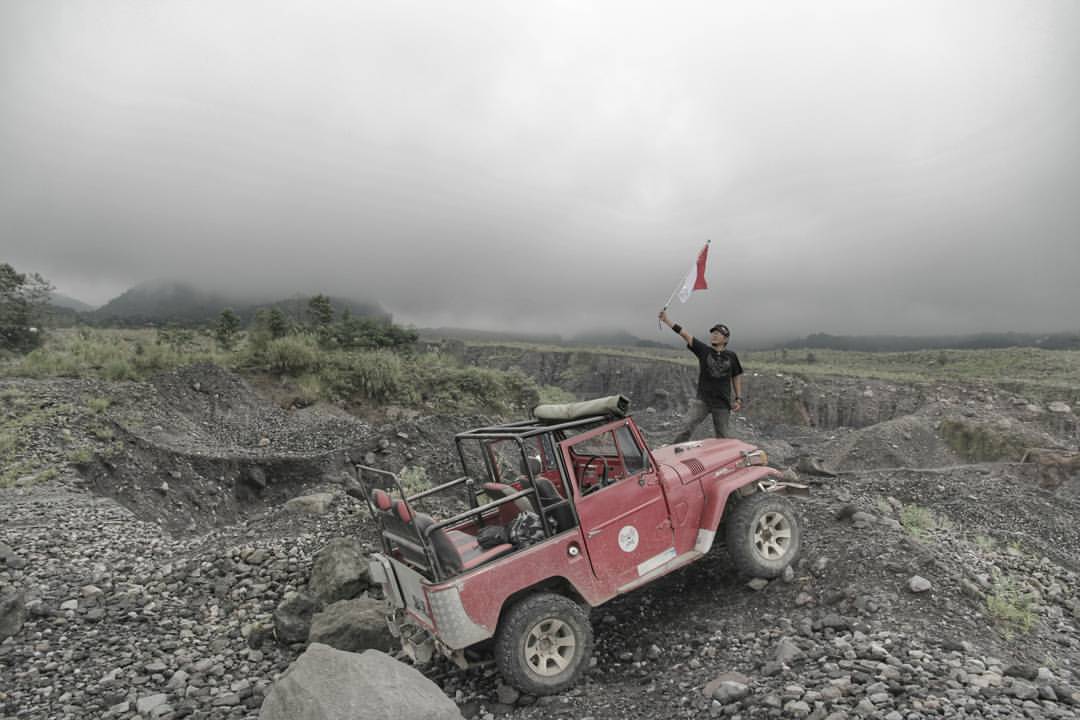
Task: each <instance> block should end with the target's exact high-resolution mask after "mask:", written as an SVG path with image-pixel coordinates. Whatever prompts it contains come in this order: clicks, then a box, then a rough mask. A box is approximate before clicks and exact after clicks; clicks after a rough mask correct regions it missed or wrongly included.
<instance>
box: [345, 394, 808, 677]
mask: <svg viewBox="0 0 1080 720" xmlns="http://www.w3.org/2000/svg"><path fill="white" fill-rule="evenodd" d="M628 404H629V403H628V402H627V400H626V399H625V398H623V397H622V396H618V395H616V396H613V397H610V398H601V399H600V400H594V401H588V402H584V403H572V404H569V405H542V406H540V407H538V408H536V410H535V411H534V415H535V417H534V419H531V420H523V421H520V422H514V423H508V424H505V425H493V426H491V427H482V428H476V429H474V430H469V431H467V432H463V433H460V434H459V435H457V436H456V438H455V442H456V444H457V451H458V455H459V456H460V458H461V463H462V467H463V469H464V472H465V474H464V475H463V476H462V477H460V478H458V479H456V480H452V481H450V482H447V483H445V484H443V485H439V486H438V487H434V488H431V489H428V490H424V491H423V492H417V493H415V494H412V495H408V496H406V494H405V493H404V492H403V491H402V486H401V483H400V482H399V480H398V478H397V477H396V476H395V475H393V474H392V473H388V472H386V471H383V470H379V469H376V468H372V467H367V466H357V471H358V477H359V478H360V484H361V486H362V487H363V488H364V493H365V496H366V498H367V500H368V505H369V507H370V509H371V512H372V514H373V515H374V517H375V519H376V520H377V521H378V523H379V526H380V531H381V538H382V552H381V553H375V554H373V555H372V559H371V575H372V578H373V580H375V581H376V582H378V583H380V584H381V585H382V589H383V592H384V594H385V597H386V600H387V605H388V620H389V624H390V628H391V631H392V632H393V633H394V634H395V635H397V636H399V637H400V638H401V640H402V645H403V647H404V649H405V651H406V653H407V654H408V655H409V656H410V657H412V658H413V660H414V661H416V662H417V663H418V664H423V663H426V662H427V661H429V660H430V659H431V658H432V656H433V655H434V652H435V651H436V650H438V651H439V652H441V653H443V654H444V655H446V656H448V657H450V658H451V659H452V660H454V661H455V662H457V663H458V664H459V665H461V666H463V667H467V666H468V665H469V664H470V662H471V661H473V660H475V659H478V658H480V657H483V654H484V653H486V652H488V651H490V650H491V649H493V650H494V655H495V661H496V663H497V665H498V667H499V670H500V672H501V673H502V676H503V678H504V679H505V680H506V681H507V682H508V683H509V684H511V685H513V686H515V687H517V688H518V689H519V690H521V691H523V692H526V693H531V694H534V695H547V694H551V693H557V692H561V691H563V690H565V689H567V688H568V687H570V686H571V685H573V684H574V683H576V682H577V681H578V679H579V678H580V677H581V674H582V672H583V671H584V670H585V668H586V667H587V666H588V663H589V658H590V656H591V654H592V645H593V635H592V627H591V626H590V624H589V608H591V607H595V606H597V605H602V604H603V603H605V602H607V601H608V600H611V599H612V598H614V597H615V596H617V595H621V594H623V593H625V592H629V591H630V590H633V589H635V588H638V587H641V586H642V585H646V584H648V583H650V582H652V581H653V580H655V579H657V578H658V577H661V576H663V575H666V574H668V573H670V572H673V571H675V570H677V569H678V568H681V567H683V566H685V565H687V564H689V563H691V562H693V561H694V560H697V559H698V558H700V557H702V556H703V555H705V554H706V553H707V552H709V549H710V548H711V547H712V546H713V541H714V539H715V537H716V534H717V533H718V532H720V531H721V529H722V530H723V531H724V537H725V539H726V545H727V548H728V551H729V552H730V553H731V556H732V558H733V560H734V562H735V565H736V566H737V567H738V569H739V570H740V571H742V572H744V573H746V574H748V575H751V576H754V577H766V578H770V577H775V576H777V575H779V574H780V573H781V572H782V571H783V570H784V568H785V567H787V566H788V565H789V564H790V563H791V562H792V561H793V560H794V559H795V557H796V556H797V554H798V552H799V546H800V531H799V524H798V519H797V518H796V515H795V512H794V511H793V509H792V506H791V504H790V503H789V502H788V501H787V499H786V498H783V497H779V496H778V495H779V494H781V493H786V492H792V491H799V492H804V491H805V486H799V485H794V484H792V483H783V482H780V481H779V478H778V473H777V471H776V470H774V469H772V468H770V467H767V466H766V461H767V458H766V456H765V453H764V452H763V451H761V450H758V449H756V448H755V447H753V446H751V445H747V444H746V443H743V442H740V441H738V440H703V441H700V442H687V443H682V444H679V445H674V446H669V447H664V448H660V449H659V450H650V449H649V446H648V445H647V444H646V442H645V439H644V437H643V436H642V434H641V431H640V430H639V429H638V427H637V425H635V423H634V421H633V419H632V418H630V417H629V416H627V415H626V410H627V407H628ZM425 511H426V512H425ZM432 513H434V514H436V515H439V514H441V515H443V516H445V517H444V519H437V518H436V517H435V516H433V514H432ZM492 640H494V644H493V648H492V643H491V641H492Z"/></svg>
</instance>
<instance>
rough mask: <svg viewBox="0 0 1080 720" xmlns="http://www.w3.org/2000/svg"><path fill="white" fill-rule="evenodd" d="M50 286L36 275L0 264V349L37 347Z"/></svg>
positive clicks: (45, 316) (16, 349) (29, 348)
mask: <svg viewBox="0 0 1080 720" xmlns="http://www.w3.org/2000/svg"><path fill="white" fill-rule="evenodd" d="M52 291H53V287H52V285H50V284H49V283H48V282H46V280H45V279H44V278H43V277H41V276H40V275H38V274H37V273H31V274H27V273H20V272H16V271H15V268H13V267H12V266H11V265H8V264H7V263H0V349H7V350H15V351H17V352H25V351H28V350H33V349H34V348H35V347H37V346H38V345H40V344H41V337H42V335H41V325H42V324H43V323H44V322H45V321H46V320H47V319H48V304H49V296H50V294H51V293H52Z"/></svg>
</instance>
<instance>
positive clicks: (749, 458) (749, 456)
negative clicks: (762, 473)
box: [740, 450, 769, 467]
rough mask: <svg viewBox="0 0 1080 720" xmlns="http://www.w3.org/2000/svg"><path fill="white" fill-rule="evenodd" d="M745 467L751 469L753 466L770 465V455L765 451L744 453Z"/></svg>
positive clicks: (743, 463)
mask: <svg viewBox="0 0 1080 720" xmlns="http://www.w3.org/2000/svg"><path fill="white" fill-rule="evenodd" d="M740 464H741V465H742V466H743V467H750V466H751V465H768V464H769V455H768V454H767V453H766V452H765V451H764V450H749V451H747V452H744V453H743V459H742V463H740Z"/></svg>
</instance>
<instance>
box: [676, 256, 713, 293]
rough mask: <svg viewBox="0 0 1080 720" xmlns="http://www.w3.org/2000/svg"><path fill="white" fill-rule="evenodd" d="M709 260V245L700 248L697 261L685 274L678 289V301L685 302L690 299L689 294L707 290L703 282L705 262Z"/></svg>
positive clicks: (706, 284) (707, 287)
mask: <svg viewBox="0 0 1080 720" xmlns="http://www.w3.org/2000/svg"><path fill="white" fill-rule="evenodd" d="M708 259H709V243H705V247H703V248H701V252H699V253H698V256H697V260H696V261H695V262H694V264H693V265H691V266H690V272H688V273H686V279H685V280H683V284H682V287H681V288H679V300H681V301H682V302H686V301H687V300H689V299H690V293H692V292H694V291H695V290H708V289H709V285H708V283H706V282H705V262H706V261H707V260H708Z"/></svg>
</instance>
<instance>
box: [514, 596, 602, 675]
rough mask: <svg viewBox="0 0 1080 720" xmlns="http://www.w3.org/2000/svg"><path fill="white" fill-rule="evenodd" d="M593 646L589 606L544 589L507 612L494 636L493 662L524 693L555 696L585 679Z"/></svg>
mask: <svg viewBox="0 0 1080 720" xmlns="http://www.w3.org/2000/svg"><path fill="white" fill-rule="evenodd" d="M592 649H593V633H592V625H590V624H589V616H588V614H587V613H586V611H585V610H584V609H583V608H582V607H581V606H580V605H578V604H577V603H576V602H574V601H573V600H571V599H569V598H567V597H563V596H562V595H555V594H554V593H541V594H538V595H530V596H529V597H527V598H525V599H524V600H522V601H521V602H519V603H517V604H516V605H514V606H513V607H512V608H510V610H509V611H508V612H507V613H506V616H505V617H504V618H503V620H502V622H501V623H500V624H499V630H498V632H497V633H496V635H495V664H496V665H498V667H499V672H500V673H502V676H503V679H504V680H506V682H507V683H509V684H510V685H513V686H514V687H516V688H517V689H518V690H520V691H521V692H524V693H527V694H529V695H552V694H554V693H560V692H562V691H564V690H566V689H568V688H570V687H572V686H573V685H574V684H575V683H577V681H578V680H579V679H581V674H582V673H583V672H585V668H586V667H587V666H588V664H589V658H590V657H591V656H592Z"/></svg>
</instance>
